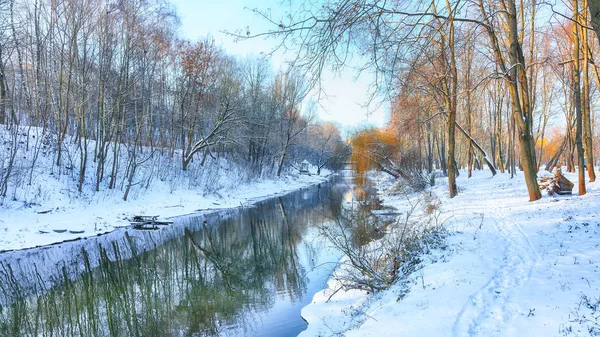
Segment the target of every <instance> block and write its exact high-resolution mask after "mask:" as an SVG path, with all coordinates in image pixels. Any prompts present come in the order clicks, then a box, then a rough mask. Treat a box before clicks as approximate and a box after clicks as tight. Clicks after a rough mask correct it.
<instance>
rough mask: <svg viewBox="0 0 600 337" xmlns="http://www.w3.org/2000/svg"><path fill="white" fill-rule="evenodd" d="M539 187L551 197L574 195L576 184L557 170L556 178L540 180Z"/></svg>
mask: <svg viewBox="0 0 600 337" xmlns="http://www.w3.org/2000/svg"><path fill="white" fill-rule="evenodd" d="M539 185H540V189H541V190H546V191H547V192H548V194H550V195H554V194H558V195H565V194H572V193H573V186H574V184H573V183H572V182H571V181H569V179H567V178H566V177H565V176H564V175H563V174H562V172H561V170H560V169H557V170H556V173H555V174H554V177H544V178H542V179H540V182H539Z"/></svg>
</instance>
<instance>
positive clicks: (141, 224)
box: [130, 215, 173, 230]
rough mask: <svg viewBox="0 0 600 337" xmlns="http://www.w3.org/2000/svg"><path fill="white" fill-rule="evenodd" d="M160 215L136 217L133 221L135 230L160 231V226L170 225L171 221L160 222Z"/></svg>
mask: <svg viewBox="0 0 600 337" xmlns="http://www.w3.org/2000/svg"><path fill="white" fill-rule="evenodd" d="M158 217H159V216H158V215H135V216H134V217H133V218H132V219H131V221H130V222H131V224H132V225H133V228H134V229H146V230H147V229H158V228H159V227H158V226H160V225H162V226H165V225H170V224H172V223H173V221H171V220H158Z"/></svg>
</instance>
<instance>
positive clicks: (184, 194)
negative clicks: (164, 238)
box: [0, 173, 327, 251]
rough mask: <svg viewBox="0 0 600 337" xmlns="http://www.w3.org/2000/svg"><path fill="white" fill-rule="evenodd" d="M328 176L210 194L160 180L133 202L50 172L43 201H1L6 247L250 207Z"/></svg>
mask: <svg viewBox="0 0 600 337" xmlns="http://www.w3.org/2000/svg"><path fill="white" fill-rule="evenodd" d="M326 175H327V173H324V174H322V175H321V176H317V175H314V174H313V175H287V176H285V177H281V178H280V179H266V180H255V181H247V182H240V183H239V185H236V184H233V185H231V186H227V187H224V188H221V189H219V190H218V191H214V192H212V193H209V194H206V193H205V192H204V191H202V190H200V189H193V188H184V187H182V186H179V188H176V189H174V188H173V186H172V185H173V184H170V183H162V182H160V181H155V182H154V183H153V185H152V188H150V189H140V190H138V191H137V193H136V195H134V196H133V197H131V198H130V199H129V200H128V201H123V193H122V191H120V190H118V189H117V190H104V191H101V192H99V193H93V192H89V193H81V194H78V193H77V192H74V191H72V190H67V189H65V188H64V185H63V184H62V183H61V182H60V180H56V179H53V178H52V177H48V176H46V177H44V179H43V181H42V182H41V183H40V186H43V187H40V188H41V189H43V190H41V191H40V194H42V195H43V197H42V198H38V199H37V200H41V201H38V202H35V203H28V202H25V201H23V200H16V201H11V200H8V199H7V200H5V203H4V205H1V206H0V251H3V250H12V249H22V248H29V247H35V246H41V245H47V244H51V243H55V242H61V241H65V240H72V239H76V238H78V237H86V236H92V235H97V234H102V233H107V232H110V231H113V230H114V229H115V228H117V227H123V226H129V225H130V223H129V220H130V219H131V217H132V216H133V215H157V216H160V218H168V217H173V216H178V215H184V214H190V213H193V212H195V211H197V210H207V209H218V208H230V207H238V206H240V205H244V206H246V205H248V204H250V203H254V202H257V201H259V200H262V199H265V198H269V197H272V196H274V195H278V194H283V193H286V192H289V191H292V190H296V189H299V188H302V187H305V186H309V185H313V184H316V183H319V182H321V181H324V180H326V179H327V177H326ZM230 178H231V179H235V177H230ZM71 186H72V182H71ZM57 231H58V232H62V233H57ZM81 231H83V232H82V233H79V232H81Z"/></svg>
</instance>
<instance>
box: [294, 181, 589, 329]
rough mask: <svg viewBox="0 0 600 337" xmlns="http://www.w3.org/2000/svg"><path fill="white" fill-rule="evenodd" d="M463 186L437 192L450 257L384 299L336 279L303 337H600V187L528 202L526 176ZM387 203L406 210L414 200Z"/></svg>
mask: <svg viewBox="0 0 600 337" xmlns="http://www.w3.org/2000/svg"><path fill="white" fill-rule="evenodd" d="M563 172H564V171H563ZM565 175H566V176H567V178H568V179H570V180H571V181H573V182H576V181H577V176H576V174H569V173H567V174H565ZM457 183H458V186H459V192H460V193H459V195H458V196H457V197H455V198H453V199H450V198H448V197H447V187H446V184H445V182H444V181H443V179H442V178H438V181H437V183H436V186H435V187H434V188H433V189H432V190H431V193H433V194H435V195H437V196H438V197H439V199H440V200H441V209H442V212H443V216H445V217H446V218H447V219H448V220H447V222H446V227H447V229H448V230H449V231H450V235H449V237H448V238H447V248H446V249H445V250H441V249H438V250H436V251H434V252H433V253H431V254H429V255H426V256H424V257H423V262H422V264H421V265H420V269H419V270H418V271H416V272H415V273H413V274H412V275H410V277H409V279H408V280H407V282H405V283H403V282H398V283H396V284H394V285H393V286H391V287H390V288H389V289H388V290H386V291H383V292H380V293H377V294H375V295H373V294H367V293H366V291H361V290H351V291H346V292H344V291H338V292H337V293H335V294H334V295H333V296H331V295H332V293H333V291H334V289H338V288H339V287H338V285H337V281H336V280H335V279H332V280H330V281H329V283H328V288H327V289H325V290H323V291H321V292H319V293H317V294H316V295H315V296H314V298H313V301H312V304H310V305H308V306H307V307H305V308H304V309H303V310H302V316H303V317H304V318H305V319H306V320H307V321H308V323H309V325H308V329H307V330H306V331H304V332H303V333H302V334H301V336H334V335H336V336H338V335H344V336H348V337H350V336H424V337H427V336H590V335H592V336H597V335H599V332H598V327H599V326H598V321H597V320H596V319H595V318H594V317H597V316H598V312H596V310H597V309H598V307H599V305H598V301H599V299H598V298H599V296H600V291H599V288H600V277H599V275H598V274H599V270H600V244H598V241H599V240H598V239H599V237H600V216H599V214H598V211H597V210H598V209H599V206H600V199H599V198H598V197H599V195H600V189H599V187H600V185H599V184H598V183H596V182H595V183H588V184H587V188H588V189H587V190H588V194H586V195H584V196H578V195H576V193H577V190H576V188H575V190H574V193H575V194H574V195H572V196H559V197H553V196H549V195H544V197H543V198H542V199H541V200H539V201H536V202H529V201H528V194H527V191H526V187H525V182H524V179H523V176H522V173H520V172H519V173H518V174H517V176H516V177H515V178H514V179H510V174H506V173H505V174H502V173H499V174H498V175H497V176H496V177H493V178H490V175H489V172H488V171H485V170H482V171H476V172H474V176H473V177H472V178H470V179H469V178H467V174H466V172H463V174H461V175H460V177H459V178H458V179H457ZM379 184H380V187H385V186H386V185H389V183H388V182H387V181H386V180H385V179H382V180H381V181H379ZM384 189H385V188H384ZM381 192H382V191H380V193H381ZM383 192H384V191H383ZM382 198H383V199H384V202H385V204H386V205H390V206H396V207H399V208H401V207H402V206H403V204H404V202H405V199H404V198H403V197H391V196H389V195H382ZM330 296H331V299H330V300H329V302H327V300H328V299H329V298H330ZM593 329H596V330H593ZM588 331H591V332H588Z"/></svg>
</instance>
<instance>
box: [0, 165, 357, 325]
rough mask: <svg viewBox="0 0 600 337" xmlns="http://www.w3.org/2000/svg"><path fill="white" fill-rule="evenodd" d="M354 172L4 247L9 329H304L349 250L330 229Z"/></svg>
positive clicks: (0, 264) (0, 276)
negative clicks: (165, 222) (137, 224)
mask: <svg viewBox="0 0 600 337" xmlns="http://www.w3.org/2000/svg"><path fill="white" fill-rule="evenodd" d="M351 181H352V180H351V179H350V176H348V175H343V174H342V176H341V177H334V178H332V179H331V180H330V181H329V182H326V183H322V184H320V185H319V186H313V187H310V188H305V189H302V190H299V191H296V192H293V193H290V194H288V195H285V196H282V197H276V198H272V199H268V200H265V201H262V202H259V203H257V204H255V205H253V206H252V207H244V208H237V209H228V210H221V211H212V212H206V213H197V214H193V215H189V216H183V217H178V218H174V219H172V220H174V223H173V224H172V225H170V226H168V227H166V228H163V229H161V230H156V231H151V230H132V229H123V230H117V231H114V232H112V233H109V234H107V235H103V236H98V237H92V238H87V239H84V240H78V241H73V242H65V243H60V244H56V245H51V246H47V247H42V248H35V249H27V250H21V251H14V252H5V253H2V254H0V336H296V335H297V334H298V333H300V332H301V331H302V330H304V329H306V322H305V321H304V320H303V319H302V317H301V316H300V311H301V309H302V307H304V306H305V305H307V304H308V303H310V301H311V299H312V297H313V295H314V294H315V293H316V292H317V291H319V290H321V289H323V288H324V287H325V285H326V282H327V280H328V278H329V277H330V275H331V272H332V270H333V269H334V268H335V266H336V263H337V261H339V259H340V257H341V252H339V251H338V250H336V249H334V248H333V247H331V246H330V245H329V243H328V242H327V241H326V239H325V238H324V237H323V236H322V235H320V230H321V228H323V226H328V225H329V224H330V223H331V222H332V221H335V219H336V218H337V217H338V215H339V214H340V210H341V207H342V203H344V202H347V201H348V200H349V199H351V197H350V196H351V195H353V194H354V195H356V194H357V193H351V191H352V190H353V188H352V186H351V185H352V184H351ZM354 191H355V192H356V188H354ZM361 191H362V190H361ZM361 197H364V196H361Z"/></svg>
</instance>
